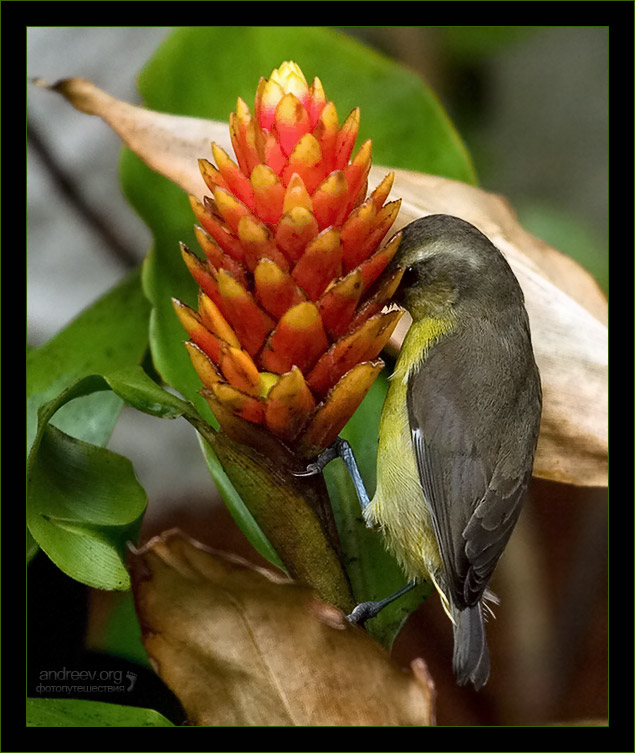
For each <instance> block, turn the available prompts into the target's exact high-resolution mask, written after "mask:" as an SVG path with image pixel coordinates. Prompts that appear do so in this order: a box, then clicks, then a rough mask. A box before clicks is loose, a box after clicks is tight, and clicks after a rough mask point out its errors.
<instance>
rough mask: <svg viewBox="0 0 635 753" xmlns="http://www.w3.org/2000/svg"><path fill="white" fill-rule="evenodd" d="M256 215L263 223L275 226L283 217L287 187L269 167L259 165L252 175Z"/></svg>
mask: <svg viewBox="0 0 635 753" xmlns="http://www.w3.org/2000/svg"><path fill="white" fill-rule="evenodd" d="M250 180H251V186H252V189H253V192H254V201H255V213H256V215H257V216H258V217H259V218H260V219H261V220H262V221H263V222H268V223H269V224H271V225H275V224H276V223H277V222H278V220H279V219H280V217H281V216H282V211H283V206H284V195H285V187H284V185H283V184H282V181H281V180H280V178H279V177H278V176H277V175H276V173H275V172H274V171H273V170H272V169H271V168H270V167H269V166H268V165H257V166H256V167H255V168H254V169H253V170H252V173H251V179H250Z"/></svg>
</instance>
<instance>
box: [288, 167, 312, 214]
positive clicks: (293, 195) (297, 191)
mask: <svg viewBox="0 0 635 753" xmlns="http://www.w3.org/2000/svg"><path fill="white" fill-rule="evenodd" d="M296 207H302V208H303V209H306V210H307V211H309V212H313V203H312V201H311V197H310V196H309V192H308V191H307V190H306V186H305V185H304V181H303V180H302V177H301V176H300V175H298V174H297V173H294V174H293V175H291V177H290V178H289V182H288V184H287V190H286V191H285V194H284V203H283V206H282V211H283V212H290V211H291V210H292V209H295V208H296Z"/></svg>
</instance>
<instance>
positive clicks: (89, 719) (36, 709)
mask: <svg viewBox="0 0 635 753" xmlns="http://www.w3.org/2000/svg"><path fill="white" fill-rule="evenodd" d="M26 726H27V727H174V726H175V725H174V724H172V722H171V721H169V720H168V719H166V718H165V717H164V716H163V715H162V714H160V713H159V712H158V711H154V710H153V709H142V708H136V707H135V706H120V705H119V704H115V703H103V702H101V701H80V700H74V699H66V698H27V699H26Z"/></svg>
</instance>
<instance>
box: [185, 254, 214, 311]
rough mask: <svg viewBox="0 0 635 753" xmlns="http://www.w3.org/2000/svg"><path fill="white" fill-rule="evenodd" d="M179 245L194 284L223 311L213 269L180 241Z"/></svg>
mask: <svg viewBox="0 0 635 753" xmlns="http://www.w3.org/2000/svg"><path fill="white" fill-rule="evenodd" d="M180 246H181V256H182V257H183V261H184V262H185V265H186V266H187V268H188V271H189V273H190V274H191V275H192V277H193V278H194V280H195V282H196V284H197V285H198V286H199V288H201V290H204V291H205V293H206V294H207V295H208V296H209V297H210V298H211V299H212V300H213V301H214V302H215V303H216V305H217V306H218V307H219V309H220V310H221V311H223V310H224V309H223V303H222V300H221V297H220V293H219V291H218V285H217V283H216V277H215V270H213V269H212V268H211V267H210V265H209V264H206V263H205V262H203V261H201V260H200V259H199V258H198V256H196V255H195V254H193V253H192V252H191V251H190V250H189V248H188V247H187V246H186V245H185V243H181V244H180Z"/></svg>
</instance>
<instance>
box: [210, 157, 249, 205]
mask: <svg viewBox="0 0 635 753" xmlns="http://www.w3.org/2000/svg"><path fill="white" fill-rule="evenodd" d="M212 154H213V155H214V160H215V162H216V165H217V167H218V170H219V171H220V174H221V176H222V178H223V184H222V186H221V187H223V188H227V189H228V190H229V191H230V192H231V193H233V194H234V196H236V198H237V199H239V200H240V201H242V202H243V204H245V206H247V207H248V208H249V209H250V210H252V211H253V209H254V208H255V204H254V192H253V188H252V187H251V183H250V182H249V178H248V177H247V176H246V175H245V174H244V173H243V172H242V170H241V169H240V168H239V167H238V165H237V164H236V163H235V162H234V161H233V160H232V159H231V158H230V156H229V155H228V154H227V152H226V151H225V150H224V149H221V147H220V146H218V144H212ZM208 164H209V163H208ZM203 177H205V176H203ZM216 182H217V183H218V181H216ZM208 185H209V183H208ZM210 189H211V190H212V191H213V190H214V188H213V186H210Z"/></svg>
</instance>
